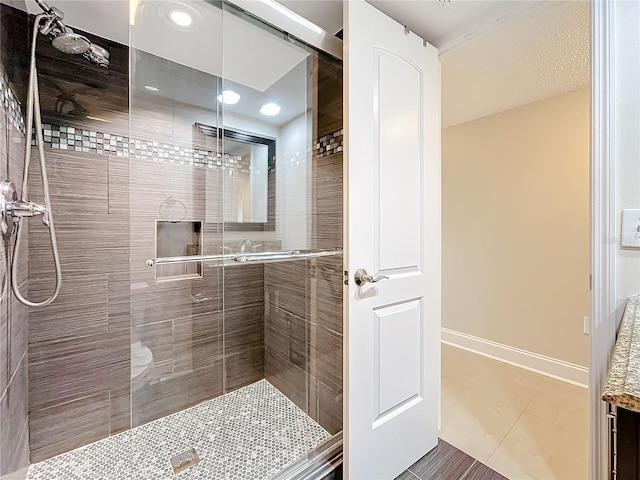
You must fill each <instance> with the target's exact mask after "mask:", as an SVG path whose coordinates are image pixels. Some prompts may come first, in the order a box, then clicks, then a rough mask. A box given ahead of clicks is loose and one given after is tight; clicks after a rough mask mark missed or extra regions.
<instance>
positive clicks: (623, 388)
mask: <svg viewBox="0 0 640 480" xmlns="http://www.w3.org/2000/svg"><path fill="white" fill-rule="evenodd" d="M602 399H603V400H604V401H605V402H608V403H611V404H612V405H616V406H618V407H622V408H626V409H627V410H633V411H635V412H640V295H634V296H632V297H629V299H628V300H627V306H626V308H625V310H624V316H623V317H622V324H621V325H620V331H619V332H618V338H617V340H616V347H615V350H614V352H613V357H612V358H611V368H610V369H609V375H607V383H606V384H605V386H604V392H603V393H602Z"/></svg>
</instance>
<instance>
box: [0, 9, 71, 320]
mask: <svg viewBox="0 0 640 480" xmlns="http://www.w3.org/2000/svg"><path fill="white" fill-rule="evenodd" d="M38 3H39V4H40V2H38ZM40 6H42V5H40ZM56 18H57V16H56ZM43 20H45V22H44V25H45V26H47V25H48V24H52V20H51V14H47V13H41V14H40V15H37V16H36V19H35V24H34V27H33V43H32V46H31V62H30V69H29V88H28V93H27V120H26V127H27V131H26V135H25V137H26V146H25V153H24V170H23V177H22V196H23V198H26V196H27V188H28V180H29V166H30V164H31V136H32V134H33V127H34V121H35V134H36V146H37V148H38V156H39V158H40V173H41V175H42V190H43V193H44V202H45V203H44V205H38V204H36V203H33V202H27V201H24V200H18V198H17V197H18V196H17V193H16V192H15V187H13V184H12V182H4V183H3V184H2V188H0V193H2V196H1V198H2V201H1V202H0V206H1V207H2V209H1V211H2V217H3V218H2V222H1V223H0V226H1V227H2V230H3V233H5V235H7V234H8V235H11V234H12V233H13V231H14V230H15V233H16V242H15V246H14V249H13V256H12V258H11V287H12V289H13V293H14V295H15V296H16V298H17V299H18V301H20V302H21V303H23V304H24V305H27V306H29V307H44V306H46V305H49V304H50V303H52V302H53V301H54V300H55V299H56V298H57V297H58V294H59V293H60V288H61V286H62V268H61V266H60V254H59V252H58V239H57V236H56V229H55V224H54V219H53V215H52V213H51V195H50V193H49V178H48V176H47V165H46V161H45V155H44V137H43V134H42V118H41V113H40V94H39V91H38V71H37V69H36V42H37V38H38V30H39V28H40V27H41V24H42V21H43ZM56 22H58V20H56ZM59 25H60V24H58V26H59ZM62 25H63V24H62ZM47 28H49V27H47ZM54 28H57V27H54ZM63 28H64V25H63ZM34 215H42V216H43V217H42V221H43V223H44V224H45V225H46V226H47V227H48V228H49V236H50V238H51V251H52V253H53V263H54V266H55V271H56V285H55V288H54V290H53V293H52V294H51V296H50V297H49V298H47V299H46V300H43V301H41V302H32V301H30V300H28V299H27V298H25V297H24V296H23V295H22V292H21V291H20V287H19V281H18V268H17V265H18V258H19V255H20V243H21V239H22V231H23V229H22V228H20V221H21V219H22V218H23V217H32V216H34ZM10 223H11V227H9V224H10Z"/></svg>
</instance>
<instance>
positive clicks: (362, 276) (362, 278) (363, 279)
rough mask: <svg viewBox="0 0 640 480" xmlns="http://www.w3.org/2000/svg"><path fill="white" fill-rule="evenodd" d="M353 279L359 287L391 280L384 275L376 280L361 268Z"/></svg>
mask: <svg viewBox="0 0 640 480" xmlns="http://www.w3.org/2000/svg"><path fill="white" fill-rule="evenodd" d="M353 278H354V279H355V281H356V285H358V286H359V287H360V286H362V285H364V284H365V283H377V282H379V281H380V280H387V279H389V277H385V276H384V275H378V276H377V277H375V278H374V277H373V276H372V275H369V274H368V273H367V271H366V270H365V269H364V268H359V269H358V270H356V273H355V274H354V276H353Z"/></svg>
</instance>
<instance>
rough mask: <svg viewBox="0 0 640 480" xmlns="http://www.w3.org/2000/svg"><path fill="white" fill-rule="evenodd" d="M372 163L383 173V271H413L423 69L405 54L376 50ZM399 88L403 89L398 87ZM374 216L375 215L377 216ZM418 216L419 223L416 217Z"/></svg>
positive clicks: (379, 227) (419, 201)
mask: <svg viewBox="0 0 640 480" xmlns="http://www.w3.org/2000/svg"><path fill="white" fill-rule="evenodd" d="M374 55H375V56H376V58H375V60H374V62H375V61H377V64H378V65H377V75H376V76H375V77H374V79H375V80H376V82H375V83H374V101H377V108H376V106H375V105H374V112H373V115H374V119H373V121H374V125H376V126H378V128H377V129H376V131H375V133H374V162H375V167H374V168H376V169H377V171H378V174H379V187H378V189H377V190H378V191H379V193H380V200H379V203H378V207H379V209H380V211H379V222H378V225H377V237H378V239H379V246H378V252H379V259H380V266H379V270H381V271H385V273H386V272H388V274H399V273H405V270H406V269H410V270H415V269H416V267H418V266H419V265H421V264H422V262H421V261H420V253H421V243H422V235H421V233H420V232H422V222H421V221H420V219H421V218H422V215H421V214H420V212H421V210H422V207H423V205H422V198H421V197H422V195H421V188H420V187H421V171H422V161H423V158H422V142H423V132H422V118H421V113H422V109H421V105H422V97H423V95H422V82H423V78H422V76H423V75H422V71H420V70H419V69H418V68H416V66H415V65H413V64H412V63H411V62H410V61H408V59H407V58H405V57H401V56H399V55H397V54H395V53H393V52H389V51H387V50H383V49H380V48H374ZM399 86H401V87H402V88H398V87H399ZM374 218H375V217H374ZM416 219H418V221H416Z"/></svg>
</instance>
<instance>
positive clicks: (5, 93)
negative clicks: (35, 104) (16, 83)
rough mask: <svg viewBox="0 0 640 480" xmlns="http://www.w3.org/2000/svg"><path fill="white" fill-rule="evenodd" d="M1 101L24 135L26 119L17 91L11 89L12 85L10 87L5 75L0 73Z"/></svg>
mask: <svg viewBox="0 0 640 480" xmlns="http://www.w3.org/2000/svg"><path fill="white" fill-rule="evenodd" d="M0 102H1V103H2V108H3V109H4V111H5V112H6V114H7V117H8V118H9V121H10V122H11V124H12V125H13V126H14V127H15V128H16V129H17V130H18V131H19V132H20V133H22V134H23V135H24V133H25V132H26V129H25V120H24V116H23V115H22V108H21V107H20V102H19V101H18V97H16V95H15V93H13V90H11V87H9V82H8V81H7V79H6V78H5V77H4V76H3V75H0Z"/></svg>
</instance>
